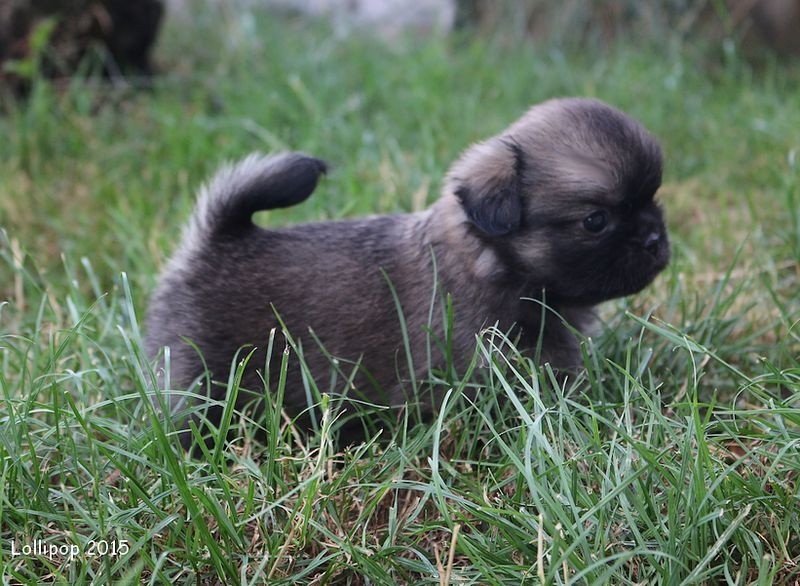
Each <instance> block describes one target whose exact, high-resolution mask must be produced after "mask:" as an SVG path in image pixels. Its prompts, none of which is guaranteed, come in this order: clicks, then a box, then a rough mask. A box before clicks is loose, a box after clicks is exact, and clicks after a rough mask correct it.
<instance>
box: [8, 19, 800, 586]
mask: <svg viewBox="0 0 800 586" xmlns="http://www.w3.org/2000/svg"><path fill="white" fill-rule="evenodd" d="M412 46H413V48H409V49H400V48H397V47H384V46H381V45H380V44H377V43H372V42H369V41H359V40H352V39H351V40H348V41H342V40H336V39H333V38H331V37H330V36H329V35H326V34H324V33H323V32H322V31H317V30H315V31H312V30H310V29H308V28H307V27H304V26H302V25H301V24H299V23H297V22H292V21H288V22H287V21H280V22H277V23H275V22H270V21H269V20H268V19H264V20H257V21H250V20H248V19H246V18H244V17H241V16H240V15H239V14H234V13H215V14H208V15H205V16H203V17H202V18H199V19H198V22H197V28H195V29H192V30H190V29H189V28H188V27H187V26H185V25H180V24H175V23H173V24H172V25H171V26H170V27H169V28H168V29H167V30H166V31H165V34H164V35H163V37H162V43H161V45H160V47H159V53H158V55H159V60H160V63H161V66H162V69H163V71H164V72H165V73H164V74H163V75H161V76H159V77H157V78H156V79H155V80H154V84H153V86H152V87H151V88H149V89H144V90H135V89H133V88H131V87H129V86H120V87H116V88H109V87H108V86H103V85H100V84H94V83H88V84H87V83H77V82H76V83H74V84H73V85H72V86H71V87H68V88H63V87H62V88H60V89H56V88H54V87H53V86H49V85H45V84H38V85H37V86H36V89H35V91H34V93H33V95H32V96H31V99H30V101H29V102H28V104H27V105H26V106H18V107H16V108H12V110H11V111H10V112H9V113H7V114H6V115H5V117H3V118H0V135H2V136H3V140H2V141H0V225H2V227H3V228H4V229H5V234H4V235H3V236H2V240H0V299H2V300H4V301H3V302H2V304H1V305H0V388H1V389H2V395H0V422H1V423H0V455H2V459H0V462H1V463H0V556H1V557H0V573H2V576H3V580H4V583H18V582H22V583H38V582H40V581H43V582H55V583H70V584H72V583H90V582H91V583H97V584H105V583H109V582H112V581H113V582H118V581H119V582H122V583H125V582H128V583H139V582H149V583H155V584H160V583H168V582H169V583H174V584H184V583H186V584H189V583H192V584H195V583H203V584H214V583H226V584H232V583H264V582H265V581H266V582H269V583H276V584H278V583H295V584H306V583H314V584H322V583H331V582H333V583H352V584H362V583H369V584H395V583H408V584H425V583H432V584H443V583H448V582H450V583H458V584H461V583H464V584H466V583H474V584H501V583H502V584H506V583H508V584H520V583H524V584H535V583H539V582H542V583H548V584H550V583H555V584H561V583H571V584H599V583H604V582H610V583H615V584H625V583H663V584H695V583H730V584H744V583H758V584H769V583H794V582H795V581H797V580H798V579H800V566H798V564H800V535H798V529H797V528H798V526H800V476H799V475H800V362H798V356H800V329H799V328H800V326H798V320H800V261H799V260H798V259H800V211H799V209H800V153H799V152H798V151H800V132H798V129H800V83H799V82H800V71H798V68H797V65H796V64H795V65H794V66H793V67H792V66H782V65H777V64H770V63H767V64H765V65H762V66H760V67H759V68H758V69H753V68H752V67H750V66H748V65H747V64H746V63H744V62H743V61H742V60H741V59H739V57H738V55H737V54H736V52H735V50H732V49H730V47H729V48H728V50H727V51H722V52H717V51H715V50H713V48H712V49H711V50H702V51H701V50H699V49H697V48H692V47H687V46H684V45H682V44H680V43H677V42H671V43H664V44H662V45H660V46H653V47H648V46H643V45H641V44H639V45H636V46H630V45H629V46H626V45H625V44H624V43H623V44H620V45H618V46H614V47H610V48H606V49H605V50H603V51H600V52H598V51H574V52H571V51H560V50H556V49H554V48H552V47H547V46H539V47H534V46H532V45H530V44H528V43H521V44H520V43H518V42H509V41H506V42H504V41H500V40H495V41H492V40H481V39H469V40H467V39H451V40H449V41H446V42H445V41H422V42H416V43H414V44H413V45H412ZM556 95H588V96H596V97H599V98H601V99H604V100H607V101H609V102H611V103H613V104H615V105H616V106H618V107H620V108H622V109H623V110H626V111H628V112H629V113H631V114H632V115H634V116H635V117H637V118H639V119H640V120H641V121H642V122H644V123H645V125H646V126H647V127H648V128H650V129H651V130H652V131H653V132H654V133H655V134H657V135H658V136H659V137H660V138H661V139H662V141H663V146H664V150H665V153H666V176H665V184H664V187H663V188H662V190H661V192H660V194H661V195H660V198H661V200H662V202H663V205H664V207H665V209H666V212H667V215H668V220H669V227H670V231H671V235H672V240H673V249H674V260H673V263H672V265H671V266H670V268H669V269H668V270H667V271H666V272H665V273H664V274H663V275H662V276H661V277H659V279H658V280H657V281H656V283H655V284H654V285H652V286H651V287H649V288H648V289H647V290H646V291H644V292H643V293H641V294H639V295H637V296H635V297H632V298H630V299H627V300H622V301H618V302H613V303H610V304H607V305H606V306H605V307H604V309H603V311H602V315H603V317H604V327H603V329H602V331H601V332H600V334H599V335H598V336H597V337H596V338H595V339H592V340H588V341H587V349H588V353H587V357H586V372H585V374H584V375H583V376H582V377H581V378H580V379H579V380H576V381H568V383H567V384H566V385H564V386H563V387H562V386H559V385H558V384H557V383H555V382H554V380H553V377H552V376H551V373H550V372H549V370H548V369H546V368H544V369H543V368H540V367H538V366H535V365H532V364H531V363H530V362H528V361H527V360H525V359H524V358H522V357H520V356H516V355H515V354H514V353H513V352H512V353H509V354H503V353H501V352H500V351H499V350H498V342H497V340H496V339H495V338H493V337H492V335H491V333H487V335H486V336H485V337H484V338H483V340H482V341H481V343H480V344H479V345H478V348H477V350H476V355H477V356H478V357H480V358H481V359H483V360H485V361H486V362H488V363H490V364H491V368H490V372H489V374H488V377H487V378H486V379H485V380H484V379H481V378H479V377H478V376H477V375H476V376H475V377H472V378H473V380H470V377H467V378H466V380H465V381H464V383H463V384H476V383H479V384H482V385H483V386H484V387H485V391H484V392H482V393H481V394H480V398H479V399H478V401H477V403H475V404H471V403H469V402H468V401H466V400H465V399H463V398H462V397H461V396H460V393H459V391H460V390H461V388H462V386H459V385H456V386H455V387H454V390H453V393H452V395H451V396H450V398H449V401H448V402H447V405H446V407H445V408H444V409H443V410H442V412H441V414H440V416H439V417H438V419H437V420H436V421H435V422H433V423H432V424H431V425H429V426H412V425H411V424H410V423H408V422H407V421H403V420H400V421H392V422H388V423H387V427H386V429H385V430H384V433H383V435H382V440H381V441H380V442H370V443H367V444H364V445H360V446H355V447H353V448H351V449H349V450H347V451H345V452H341V453H340V452H336V451H335V450H334V449H333V448H332V446H333V445H334V444H333V443H332V440H333V439H335V435H336V423H335V422H331V421H328V422H327V424H326V425H324V426H323V428H322V429H321V430H320V432H319V433H317V434H315V435H313V436H312V437H310V438H305V437H301V436H299V435H297V434H295V433H293V430H292V429H291V427H290V426H286V425H285V422H284V421H283V420H282V419H281V417H280V416H279V415H276V416H274V417H271V418H270V419H269V421H267V422H263V421H262V422H258V423H252V424H249V425H245V426H243V427H242V429H241V430H240V431H239V433H238V434H237V435H238V437H239V439H237V440H236V441H234V442H232V443H231V444H229V445H228V446H227V447H226V448H225V449H222V450H219V451H216V452H213V453H210V454H207V455H206V457H204V458H201V459H194V460H193V459H189V458H187V457H186V456H184V455H183V454H182V453H181V452H179V451H178V450H176V449H174V448H173V444H174V442H173V441H171V440H170V438H169V437H168V436H167V435H166V434H167V431H168V430H167V429H165V428H164V427H163V426H162V425H161V423H160V422H159V421H158V420H156V419H153V417H152V413H150V412H149V409H148V408H147V402H146V401H143V400H142V397H143V394H144V393H145V392H147V389H148V388H149V382H150V380H151V373H150V372H149V369H148V368H147V365H146V364H145V362H144V360H143V357H142V354H141V348H140V331H139V326H138V323H139V322H138V318H139V317H141V315H142V312H143V310H144V307H145V306H146V300H147V296H148V294H149V292H150V291H151V290H152V288H153V285H154V280H155V275H156V274H157V272H158V271H159V270H160V269H161V267H162V266H163V263H164V260H165V258H166V255H167V254H168V253H169V251H170V250H171V248H172V247H173V246H174V244H175V242H176V240H177V238H178V235H179V229H180V225H181V223H182V221H183V220H184V219H185V218H186V216H187V214H188V212H189V210H190V208H191V205H192V201H193V192H194V189H195V188H196V187H197V185H198V183H199V182H200V181H202V180H203V179H204V178H205V177H207V176H208V174H209V173H210V172H211V171H212V170H213V169H214V168H215V167H216V166H217V165H218V164H219V163H220V162H222V161H224V160H226V159H230V158H237V157H240V156H242V155H243V154H245V153H247V152H249V151H251V150H256V149H261V150H273V149H281V148H293V149H302V150H306V151H308V152H311V153H314V154H316V155H318V156H321V157H323V158H325V159H327V160H329V161H330V162H331V163H332V165H333V172H332V173H331V174H330V176H329V178H328V179H326V180H325V183H324V185H323V186H322V188H321V189H320V190H319V191H318V193H316V194H315V195H314V196H313V197H312V198H311V199H310V200H309V201H308V202H307V203H305V204H303V205H302V206H299V207H297V208H294V209H289V210H285V211H280V212H276V213H274V214H272V215H267V216H265V217H264V218H262V220H263V222H264V223H265V224H275V225H277V224H284V223H289V222H295V221H300V220H316V219H325V218H338V217H343V216H354V215H359V214H366V213H376V212H393V211H403V210H411V209H417V208H420V207H422V206H424V205H425V204H426V203H427V202H430V201H432V200H433V199H434V198H435V197H436V193H437V190H438V188H439V186H440V184H441V178H442V175H443V172H444V170H445V169H446V168H447V166H448V164H449V163H450V162H451V161H452V160H453V159H454V157H455V156H457V154H458V152H459V151H460V150H462V149H463V148H464V147H465V146H466V145H467V144H468V143H469V142H470V141H473V140H476V139H479V138H482V137H485V136H487V135H489V134H492V133H494V132H497V131H499V130H500V129H502V128H503V127H504V126H505V125H506V124H507V123H509V122H510V121H512V120H514V119H515V118H516V117H517V116H519V115H520V114H521V113H522V112H523V111H524V110H525V109H526V108H527V107H528V106H529V105H530V104H532V103H535V102H537V101H540V100H543V99H546V98H548V97H552V96H556ZM258 426H263V427H265V428H266V429H267V430H268V431H269V432H271V433H269V438H270V439H269V441H268V444H267V445H264V444H262V443H258V442H256V441H253V440H252V439H251V438H252V436H253V434H254V431H255V429H256V428H257V427H258ZM37 547H38V549H37ZM26 548H27V549H26ZM31 549H33V551H31Z"/></svg>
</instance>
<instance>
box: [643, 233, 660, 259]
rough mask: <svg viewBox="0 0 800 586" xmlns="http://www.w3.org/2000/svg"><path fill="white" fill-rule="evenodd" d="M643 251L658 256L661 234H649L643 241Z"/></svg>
mask: <svg viewBox="0 0 800 586" xmlns="http://www.w3.org/2000/svg"><path fill="white" fill-rule="evenodd" d="M643 245H644V249H645V250H646V251H647V252H649V253H650V254H652V255H653V256H656V255H658V250H659V248H661V234H659V233H658V232H650V234H648V235H647V236H646V237H645V239H644V244H643Z"/></svg>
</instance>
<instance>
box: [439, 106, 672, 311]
mask: <svg viewBox="0 0 800 586" xmlns="http://www.w3.org/2000/svg"><path fill="white" fill-rule="evenodd" d="M661 167H662V161H661V149H660V147H659V145H658V142H657V141H656V140H655V138H653V137H652V136H651V135H650V134H649V133H648V132H647V131H646V130H645V129H644V128H643V127H642V126H641V125H640V124H639V123H638V122H636V121H635V120H633V119H632V118H630V117H629V116H627V115H625V114H623V113H622V112H620V111H619V110H616V109H614V108H611V107H609V106H607V105H606V104H604V103H602V102H599V101H596V100H586V99H560V100H551V101H548V102H545V103H543V104H540V105H538V106H535V107H533V108H532V109H531V110H530V111H529V112H528V113H527V114H525V116H523V117H522V118H521V119H520V120H518V121H517V122H516V123H514V124H513V125H511V126H510V127H509V128H508V129H507V130H505V131H504V132H502V133H501V134H499V135H497V136H495V137H493V138H491V139H489V140H487V141H485V142H481V143H478V144H476V145H474V146H472V147H471V148H470V149H468V150H467V151H466V152H465V153H464V154H463V155H462V157H461V158H460V159H459V160H458V161H457V162H456V163H455V164H454V165H453V167H452V168H451V170H450V172H449V173H448V177H447V183H446V186H445V197H450V198H455V199H456V200H457V201H458V203H459V204H460V207H461V208H462V209H463V212H464V214H465V215H466V219H467V222H468V225H469V229H470V230H471V231H472V232H473V233H474V234H476V235H477V236H478V237H479V238H480V239H481V240H483V241H484V243H485V244H486V245H487V246H489V247H491V248H493V249H494V251H495V252H496V253H497V254H496V257H497V258H498V259H499V260H498V262H499V263H501V264H502V265H503V268H504V270H505V271H510V272H511V273H513V275H514V276H516V277H518V278H521V279H524V280H526V281H527V282H529V283H531V284H532V285H535V286H537V287H544V288H545V289H546V291H547V295H548V298H549V299H554V298H555V299H561V300H563V301H566V302H572V303H576V304H593V303H597V302H599V301H603V300H606V299H611V298H614V297H620V296H623V295H628V294H631V293H634V292H636V291H639V290H640V289H642V288H643V287H644V286H646V285H647V284H648V283H650V282H651V281H652V280H653V278H654V277H655V276H656V274H658V272H659V271H661V269H663V268H664V267H665V266H666V264H667V262H668V260H669V241H668V239H667V233H666V229H665V227H664V221H663V218H662V214H661V210H660V209H659V207H658V206H657V204H656V203H655V202H654V199H653V198H654V195H655V193H656V190H657V189H658V188H659V186H660V184H661Z"/></svg>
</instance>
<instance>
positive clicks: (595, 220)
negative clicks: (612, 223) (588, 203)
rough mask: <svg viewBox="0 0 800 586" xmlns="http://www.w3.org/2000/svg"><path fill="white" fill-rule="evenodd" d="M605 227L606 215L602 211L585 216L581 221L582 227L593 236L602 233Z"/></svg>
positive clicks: (606, 222) (606, 223)
mask: <svg viewBox="0 0 800 586" xmlns="http://www.w3.org/2000/svg"><path fill="white" fill-rule="evenodd" d="M607 225H608V213H606V212H605V211H604V210H599V211H596V212H593V213H591V214H589V215H588V216H586V218H584V220H583V227H584V228H586V230H587V231H588V232H592V233H593V234H597V233H598V232H602V231H603V229H605V227H606V226H607Z"/></svg>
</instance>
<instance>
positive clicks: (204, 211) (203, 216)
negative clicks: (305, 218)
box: [188, 152, 328, 240]
mask: <svg viewBox="0 0 800 586" xmlns="http://www.w3.org/2000/svg"><path fill="white" fill-rule="evenodd" d="M327 170H328V166H327V165H326V164H325V162H324V161H321V160H320V159H316V158H314V157H310V156H308V155H306V154H303V153H297V152H294V153H279V154H275V155H263V154H261V153H253V154H251V155H249V156H248V157H246V158H245V159H242V160H241V161H239V162H238V163H233V164H231V165H226V166H225V167H223V168H222V169H220V170H219V171H217V173H216V175H214V177H213V179H211V181H210V182H208V183H207V184H206V185H205V186H204V187H203V188H202V189H201V191H200V196H199V198H198V201H197V206H196V207H195V211H194V214H193V215H192V219H191V221H190V224H189V226H188V228H189V232H190V235H189V239H190V240H195V239H196V238H201V239H204V238H207V237H213V236H235V235H236V234H238V233H241V232H243V231H246V229H247V228H249V227H252V226H253V222H252V216H253V214H254V213H255V212H258V211H260V210H272V209H276V208H287V207H290V206H293V205H295V204H298V203H300V202H302V201H304V200H306V199H307V198H308V197H309V196H310V195H311V194H312V193H313V191H314V188H315V187H316V186H317V182H318V181H319V177H320V175H322V174H324V173H325V172H326V171H327Z"/></svg>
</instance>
